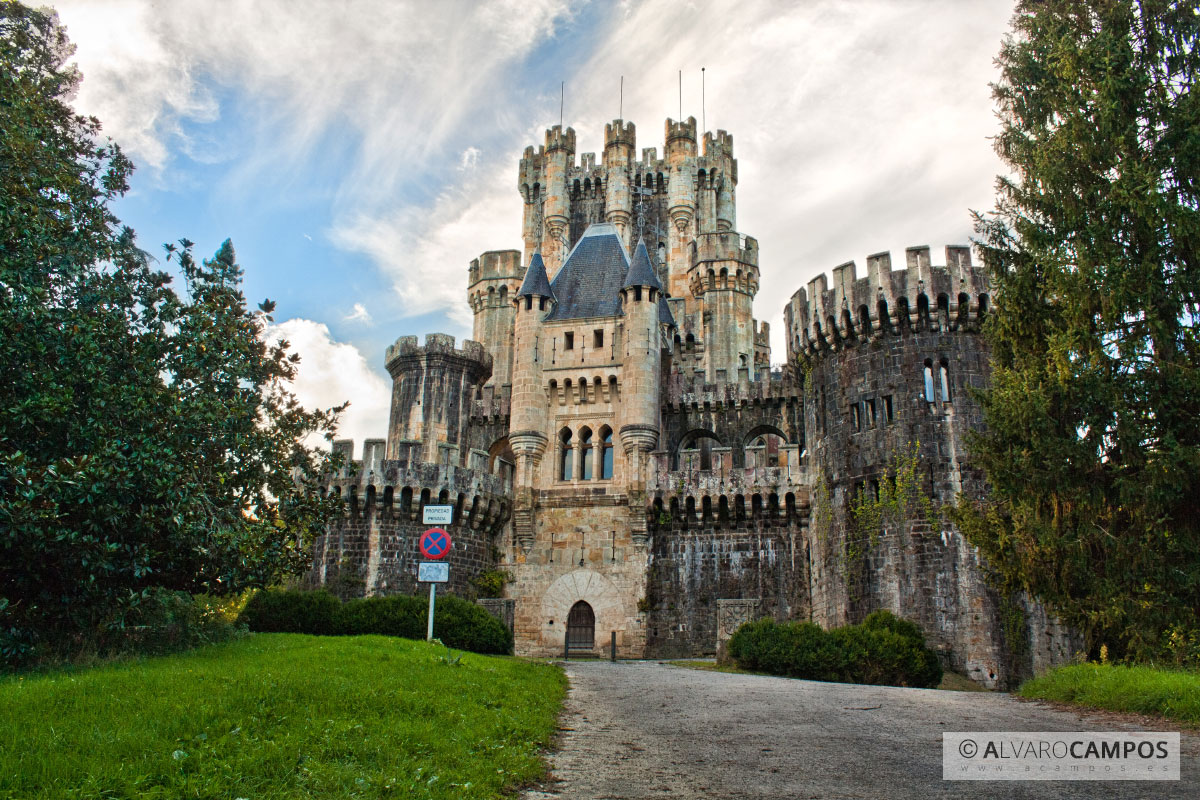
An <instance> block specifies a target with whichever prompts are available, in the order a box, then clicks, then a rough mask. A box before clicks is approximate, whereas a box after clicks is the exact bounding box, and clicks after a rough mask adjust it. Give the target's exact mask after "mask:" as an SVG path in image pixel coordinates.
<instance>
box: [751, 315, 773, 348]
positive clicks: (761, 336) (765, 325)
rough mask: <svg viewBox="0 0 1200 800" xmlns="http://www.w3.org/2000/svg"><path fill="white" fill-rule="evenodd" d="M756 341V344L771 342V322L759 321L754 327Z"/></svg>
mask: <svg viewBox="0 0 1200 800" xmlns="http://www.w3.org/2000/svg"><path fill="white" fill-rule="evenodd" d="M754 343H755V344H756V345H769V344H770V343H771V323H769V322H767V321H766V320H763V321H762V322H759V323H758V325H757V326H756V327H755V329H754Z"/></svg>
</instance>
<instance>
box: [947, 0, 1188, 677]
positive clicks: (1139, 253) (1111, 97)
mask: <svg viewBox="0 0 1200 800" xmlns="http://www.w3.org/2000/svg"><path fill="white" fill-rule="evenodd" d="M1013 26H1014V31H1013V35H1012V36H1011V37H1010V38H1009V39H1008V40H1006V42H1005V44H1004V47H1003V49H1002V50H1001V53H1000V56H999V59H998V64H999V66H1000V67H1001V69H1002V77H1001V79H1000V81H999V82H998V83H997V84H996V85H995V86H994V87H993V92H994V95H995V98H996V100H997V102H998V104H999V107H1000V118H1001V123H1002V128H1001V132H1000V135H999V137H998V138H997V141H996V148H997V152H998V153H999V154H1000V156H1001V157H1002V158H1003V159H1004V161H1005V162H1006V164H1007V165H1008V167H1009V168H1010V171H1011V175H1012V177H1011V178H1001V179H1000V180H999V181H998V189H999V195H998V199H997V205H996V213H995V216H994V217H991V218H988V219H984V218H982V217H979V218H977V228H976V229H977V231H978V233H979V234H980V236H981V238H982V244H983V245H984V248H985V252H984V255H985V261H986V263H987V266H988V269H989V272H990V274H991V277H992V281H993V284H994V286H995V302H994V304H993V308H992V313H991V314H990V319H989V321H988V323H987V325H986V327H985V331H986V334H987V336H988V338H989V340H990V341H991V344H992V351H993V362H994V374H993V380H992V388H991V389H990V390H989V391H987V392H986V393H984V394H983V397H982V403H983V411H984V417H985V421H986V424H987V430H986V432H985V433H982V434H981V435H979V436H977V437H976V438H975V439H974V441H973V442H972V443H971V449H972V453H973V455H974V456H975V458H976V459H977V460H978V462H979V463H980V464H981V465H982V466H983V467H984V468H985V470H986V472H987V477H988V480H989V482H990V483H991V486H992V491H993V493H992V497H993V498H994V502H993V503H991V504H987V505H981V506H976V507H971V506H966V505H964V506H962V507H961V508H960V510H959V514H958V518H959V519H960V520H962V522H960V527H961V529H962V530H963V531H964V533H966V534H967V536H968V539H969V540H970V541H971V542H972V543H973V544H975V545H977V546H978V547H979V548H980V551H981V553H982V554H983V556H984V557H985V558H986V560H987V562H988V564H989V566H990V567H991V568H992V570H993V571H994V572H995V574H996V577H997V579H998V583H999V584H1000V587H1001V588H1002V590H1004V591H1006V592H1012V591H1017V590H1025V591H1027V592H1028V593H1029V594H1031V595H1034V596H1036V597H1038V598H1040V599H1042V600H1043V601H1045V602H1046V603H1047V604H1048V605H1049V606H1050V607H1051V608H1052V609H1053V610H1054V611H1056V612H1057V613H1058V614H1059V615H1061V617H1062V618H1063V619H1064V620H1065V621H1066V622H1068V623H1069V624H1072V625H1074V626H1076V627H1078V628H1080V629H1081V630H1082V631H1083V632H1084V633H1085V634H1086V635H1087V636H1088V638H1089V641H1090V643H1091V649H1092V651H1093V652H1095V649H1096V648H1097V647H1098V645H1099V644H1100V643H1102V642H1104V643H1108V644H1109V646H1110V648H1112V650H1113V654H1114V657H1116V658H1118V659H1120V658H1134V659H1150V658H1158V657H1163V656H1164V655H1169V654H1168V653H1167V651H1168V649H1169V645H1170V643H1169V641H1168V639H1167V636H1166V635H1165V634H1166V632H1167V631H1170V630H1173V629H1176V628H1182V629H1183V630H1184V631H1185V632H1188V633H1189V635H1190V633H1191V632H1195V631H1197V630H1200V622H1198V621H1197V617H1196V609H1197V608H1200V493H1198V492H1197V491H1196V488H1197V486H1198V485H1200V425H1197V424H1196V420H1197V418H1200V369H1197V366H1198V364H1200V329H1198V324H1200V260H1198V259H1200V256H1198V254H1200V183H1198V182H1197V179H1196V176H1197V175H1200V137H1197V136H1196V130H1197V129H1198V128H1200V96H1197V95H1196V94H1195V93H1194V92H1193V91H1192V90H1193V85H1194V83H1195V81H1196V76H1197V75H1198V74H1200V21H1198V18H1197V16H1196V13H1195V7H1194V4H1191V3H1169V2H1166V0H1141V1H1140V2H1132V0H1087V2H1077V1H1076V0H1049V1H1048V2H1040V1H1039V2H1033V0H1026V1H1025V2H1020V3H1018V5H1017V13H1016V16H1015V17H1014V21H1013Z"/></svg>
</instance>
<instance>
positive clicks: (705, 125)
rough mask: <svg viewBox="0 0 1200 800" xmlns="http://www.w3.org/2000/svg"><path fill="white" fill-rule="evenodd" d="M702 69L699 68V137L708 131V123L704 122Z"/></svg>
mask: <svg viewBox="0 0 1200 800" xmlns="http://www.w3.org/2000/svg"><path fill="white" fill-rule="evenodd" d="M704 112H705V108H704V67H701V68H700V135H701V136H703V135H704V134H705V132H706V131H708V123H707V122H705V121H704V117H705V113H704Z"/></svg>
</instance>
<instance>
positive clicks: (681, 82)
mask: <svg viewBox="0 0 1200 800" xmlns="http://www.w3.org/2000/svg"><path fill="white" fill-rule="evenodd" d="M679 121H680V122H683V70H679Z"/></svg>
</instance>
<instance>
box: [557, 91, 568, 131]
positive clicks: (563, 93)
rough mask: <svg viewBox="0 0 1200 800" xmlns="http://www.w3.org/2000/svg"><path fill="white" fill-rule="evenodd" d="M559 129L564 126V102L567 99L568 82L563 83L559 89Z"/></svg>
mask: <svg viewBox="0 0 1200 800" xmlns="http://www.w3.org/2000/svg"><path fill="white" fill-rule="evenodd" d="M558 92H559V94H558V127H560V128H561V127H562V124H563V101H565V100H566V99H567V82H566V81H563V82H562V84H561V85H560V86H559V87H558Z"/></svg>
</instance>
